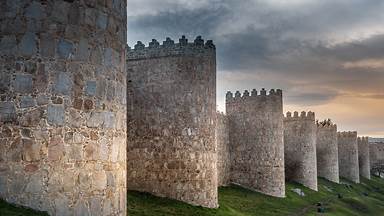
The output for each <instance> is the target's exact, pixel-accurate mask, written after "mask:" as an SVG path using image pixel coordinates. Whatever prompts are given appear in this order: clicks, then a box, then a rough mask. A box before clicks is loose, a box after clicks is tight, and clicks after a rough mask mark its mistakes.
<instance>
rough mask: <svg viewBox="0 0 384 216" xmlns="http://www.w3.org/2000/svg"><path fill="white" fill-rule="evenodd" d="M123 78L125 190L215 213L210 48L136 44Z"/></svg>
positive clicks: (201, 43)
mask: <svg viewBox="0 0 384 216" xmlns="http://www.w3.org/2000/svg"><path fill="white" fill-rule="evenodd" d="M127 71H128V83H129V84H128V129H129V130H128V131H129V135H128V140H129V141H128V167H129V170H128V186H129V189H130V190H138V191H146V192H150V193H153V194H155V195H157V196H162V197H170V198H173V199H177V200H181V201H184V202H187V203H190V204H193V205H200V206H204V207H209V208H216V207H218V199H217V168H216V163H217V153H216V143H215V127H216V49H215V46H214V45H213V43H212V41H207V42H206V43H204V40H202V39H201V37H197V38H196V40H195V41H194V42H192V43H188V40H187V39H186V38H185V37H182V38H181V39H180V40H179V43H177V44H175V43H174V41H172V40H171V39H170V38H167V39H166V41H164V43H163V44H162V45H160V44H159V43H158V42H157V41H156V40H153V41H152V42H151V43H150V44H149V47H145V46H144V45H143V44H142V43H141V42H138V43H137V45H136V46H135V49H134V50H130V51H128V54H127Z"/></svg>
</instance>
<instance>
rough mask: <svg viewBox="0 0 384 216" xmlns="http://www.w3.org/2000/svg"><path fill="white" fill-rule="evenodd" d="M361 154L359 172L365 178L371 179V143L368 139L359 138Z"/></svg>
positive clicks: (358, 143)
mask: <svg viewBox="0 0 384 216" xmlns="http://www.w3.org/2000/svg"><path fill="white" fill-rule="evenodd" d="M357 145H358V150H359V151H358V152H359V172H360V175H361V176H363V177H364V178H367V179H371V165H370V161H369V143H368V137H359V138H358V139H357Z"/></svg>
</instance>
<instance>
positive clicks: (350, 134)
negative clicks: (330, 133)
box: [337, 131, 357, 139]
mask: <svg viewBox="0 0 384 216" xmlns="http://www.w3.org/2000/svg"><path fill="white" fill-rule="evenodd" d="M337 136H338V137H345V138H356V139H357V131H343V132H337Z"/></svg>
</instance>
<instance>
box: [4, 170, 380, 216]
mask: <svg viewBox="0 0 384 216" xmlns="http://www.w3.org/2000/svg"><path fill="white" fill-rule="evenodd" d="M362 180H363V181H362V183H361V184H353V183H351V182H348V181H346V180H343V182H346V183H347V184H334V183H332V182H329V181H327V180H324V179H319V192H315V191H311V190H309V189H307V188H304V187H303V186H301V185H299V184H295V183H287V190H286V193H287V194H286V195H287V197H286V198H274V197H270V196H266V195H263V194H260V193H257V192H252V191H249V190H246V189H243V188H241V187H238V186H230V187H222V188H220V189H219V204H220V208H218V209H206V208H201V207H195V206H191V205H188V204H185V203H182V202H179V201H175V200H171V199H165V198H158V197H155V196H152V195H150V194H147V193H139V192H134V191H129V192H128V213H129V216H133V215H135V216H165V215H167V216H171V215H177V216H184V215H185V216H221V215H222V216H252V215H261V216H269V215H271V216H273V215H288V216H297V215H311V216H315V215H335V216H341V215H343V216H347V215H348V216H359V215H365V216H366V215H373V216H380V215H383V216H384V179H379V178H376V177H375V178H373V179H372V180H366V179H362ZM293 188H300V189H302V190H303V191H304V193H305V194H306V196H305V197H300V196H299V195H297V194H296V193H294V192H292V191H291V189H293ZM339 194H340V195H341V196H342V198H341V199H340V198H338V195H339ZM317 203H321V205H322V207H323V208H324V209H325V213H324V214H319V213H317V209H318V207H317ZM3 215H4V216H5V215H6V216H43V215H46V214H44V213H40V212H35V211H32V210H29V209H25V208H20V207H17V206H14V205H10V204H7V203H6V202H4V201H1V200H0V216H3Z"/></svg>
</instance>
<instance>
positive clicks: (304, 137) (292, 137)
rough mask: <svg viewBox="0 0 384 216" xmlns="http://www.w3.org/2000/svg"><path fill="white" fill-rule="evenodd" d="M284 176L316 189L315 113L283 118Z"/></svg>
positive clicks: (297, 114) (295, 113) (288, 114)
mask: <svg viewBox="0 0 384 216" xmlns="http://www.w3.org/2000/svg"><path fill="white" fill-rule="evenodd" d="M284 162H285V178H286V179H287V180H290V181H295V182H297V183H300V184H302V185H304V186H306V187H308V188H310V189H312V190H315V191H317V166H316V124H315V113H313V112H308V114H307V113H306V112H302V113H301V114H300V116H299V113H298V112H294V115H293V116H292V113H290V112H288V113H287V116H286V117H285V118H284Z"/></svg>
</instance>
